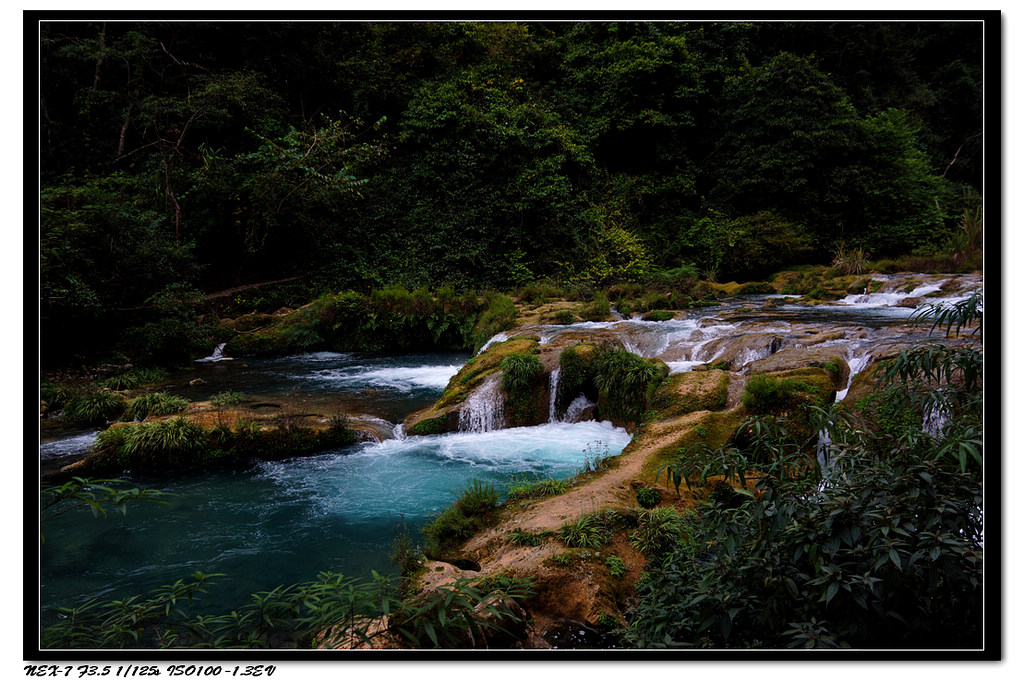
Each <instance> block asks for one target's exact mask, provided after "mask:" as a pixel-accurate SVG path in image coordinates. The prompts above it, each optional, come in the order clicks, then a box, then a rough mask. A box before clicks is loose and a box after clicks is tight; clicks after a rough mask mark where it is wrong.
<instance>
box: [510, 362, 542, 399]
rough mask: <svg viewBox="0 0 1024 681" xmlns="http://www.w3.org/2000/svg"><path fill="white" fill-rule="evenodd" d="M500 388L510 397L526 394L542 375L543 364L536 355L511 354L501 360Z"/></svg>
mask: <svg viewBox="0 0 1024 681" xmlns="http://www.w3.org/2000/svg"><path fill="white" fill-rule="evenodd" d="M500 367H501V388H502V390H504V391H505V392H506V393H507V394H508V395H509V396H510V397H511V396H516V395H522V394H523V393H528V392H529V391H530V390H531V389H532V388H533V387H534V386H535V385H536V384H537V381H538V379H539V378H540V377H541V375H543V373H544V364H543V363H542V362H541V361H540V358H539V357H537V356H536V355H531V354H527V353H524V352H513V353H510V354H508V355H506V356H505V357H503V358H502V360H501V364H500Z"/></svg>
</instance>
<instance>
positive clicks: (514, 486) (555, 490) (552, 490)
mask: <svg viewBox="0 0 1024 681" xmlns="http://www.w3.org/2000/svg"><path fill="white" fill-rule="evenodd" d="M568 490H569V483H568V482H567V481H566V480H556V479H555V478H546V479H544V480H535V481H533V482H520V481H513V482H512V483H510V484H509V486H508V500H509V501H522V500H524V499H543V498H545V497H553V496H555V495H556V494H562V493H564V492H566V491H568Z"/></svg>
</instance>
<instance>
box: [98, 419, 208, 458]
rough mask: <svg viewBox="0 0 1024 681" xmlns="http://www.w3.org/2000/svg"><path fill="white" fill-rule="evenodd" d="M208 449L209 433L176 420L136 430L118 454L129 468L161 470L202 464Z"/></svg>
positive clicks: (189, 422) (143, 426) (193, 424)
mask: <svg viewBox="0 0 1024 681" xmlns="http://www.w3.org/2000/svg"><path fill="white" fill-rule="evenodd" d="M208 448H209V441H208V439H207V431H206V430H205V429H204V428H203V427H202V426H199V425H196V424H195V423H193V422H192V421H189V420H188V419H186V418H184V417H181V416H176V417H174V418H170V419H165V420H163V421H150V422H146V423H140V424H138V425H137V426H134V427H133V429H132V432H131V434H129V435H127V436H126V437H125V440H124V443H123V444H122V445H121V446H119V447H118V448H117V450H116V454H117V457H118V460H119V462H120V463H121V464H122V465H123V466H125V467H126V468H143V469H144V468H148V469H157V470H159V469H166V468H176V467H180V466H190V465H195V464H199V463H200V462H202V461H203V459H204V455H205V454H206V451H207V449H208Z"/></svg>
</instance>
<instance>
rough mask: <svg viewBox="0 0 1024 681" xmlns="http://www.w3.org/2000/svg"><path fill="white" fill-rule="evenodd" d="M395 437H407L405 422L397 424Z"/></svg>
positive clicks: (397, 438) (402, 438)
mask: <svg viewBox="0 0 1024 681" xmlns="http://www.w3.org/2000/svg"><path fill="white" fill-rule="evenodd" d="M394 437H395V439H396V440H404V439H405V424H404V423H398V424H396V425H395V432H394Z"/></svg>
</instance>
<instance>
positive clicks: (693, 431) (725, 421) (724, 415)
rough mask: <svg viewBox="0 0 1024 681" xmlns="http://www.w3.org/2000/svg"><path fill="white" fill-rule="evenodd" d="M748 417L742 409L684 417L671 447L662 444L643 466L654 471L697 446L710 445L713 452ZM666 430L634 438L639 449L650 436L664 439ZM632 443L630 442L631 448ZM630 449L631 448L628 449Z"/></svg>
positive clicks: (649, 471)
mask: <svg viewBox="0 0 1024 681" xmlns="http://www.w3.org/2000/svg"><path fill="white" fill-rule="evenodd" d="M746 417H747V415H746V412H745V411H744V410H743V409H741V408H738V409H730V410H729V411H709V412H703V413H702V412H693V413H691V414H687V415H685V416H683V417H682V418H681V419H679V420H680V423H679V427H678V429H677V430H676V432H675V433H674V436H673V437H672V438H671V440H670V442H669V443H668V444H665V445H662V446H661V447H660V448H658V449H657V450H656V451H655V452H654V453H653V454H652V455H651V456H649V457H648V459H647V461H646V463H645V464H644V470H645V472H647V473H651V472H653V471H654V470H655V469H657V468H658V467H659V466H661V465H662V464H665V463H668V462H669V461H673V460H675V458H676V457H677V456H678V455H679V452H680V450H685V449H687V448H688V447H691V446H693V445H695V444H703V445H707V446H708V447H710V448H712V449H719V448H721V447H725V446H726V445H727V444H728V443H729V442H730V441H731V440H732V439H733V437H734V436H735V434H736V432H737V431H738V430H739V427H740V424H741V423H743V420H744V419H745V418H746ZM665 434H666V431H665V430H663V429H662V430H658V431H656V432H653V434H652V435H648V434H647V433H644V434H641V435H640V436H639V437H637V438H635V440H634V442H636V446H637V447H643V445H644V440H646V439H648V437H657V438H658V439H662V438H664V437H665ZM632 446H633V443H630V447H632ZM627 449H629V448H627Z"/></svg>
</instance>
